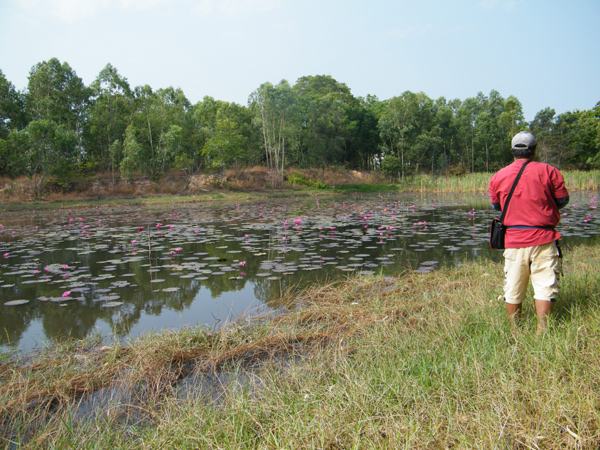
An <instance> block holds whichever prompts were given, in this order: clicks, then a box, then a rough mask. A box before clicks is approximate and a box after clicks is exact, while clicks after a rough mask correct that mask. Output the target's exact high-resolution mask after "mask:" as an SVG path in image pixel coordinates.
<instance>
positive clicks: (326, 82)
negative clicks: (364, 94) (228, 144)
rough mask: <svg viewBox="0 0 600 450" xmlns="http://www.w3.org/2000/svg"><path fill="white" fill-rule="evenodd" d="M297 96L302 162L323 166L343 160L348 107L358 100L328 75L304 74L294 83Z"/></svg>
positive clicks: (350, 122) (323, 171)
mask: <svg viewBox="0 0 600 450" xmlns="http://www.w3.org/2000/svg"><path fill="white" fill-rule="evenodd" d="M294 91H295V92H296V94H297V95H298V108H299V121H300V122H299V123H300V129H299V132H298V150H299V152H300V154H299V155H298V156H299V157H300V160H301V162H304V163H305V164H314V165H316V166H320V167H321V169H322V171H321V181H322V182H324V181H325V167H326V166H327V165H329V164H332V163H335V162H340V161H343V159H344V158H343V152H344V150H345V149H346V148H347V144H348V138H349V135H350V129H351V128H352V127H353V124H352V121H351V120H350V118H349V116H348V112H349V110H350V109H351V108H352V107H353V106H354V105H355V104H356V103H357V101H356V99H355V98H354V97H353V96H352V94H351V93H350V89H348V87H347V86H346V85H345V84H343V83H339V82H337V81H336V80H334V79H333V78H332V77H331V76H328V75H317V76H307V77H301V78H299V79H298V81H297V82H296V84H295V85H294Z"/></svg>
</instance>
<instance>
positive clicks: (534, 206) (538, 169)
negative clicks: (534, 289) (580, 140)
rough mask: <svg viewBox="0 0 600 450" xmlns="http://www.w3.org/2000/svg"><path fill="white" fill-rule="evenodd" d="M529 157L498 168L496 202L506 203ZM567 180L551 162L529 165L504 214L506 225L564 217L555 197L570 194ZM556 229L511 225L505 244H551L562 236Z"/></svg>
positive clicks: (552, 223) (492, 190)
mask: <svg viewBox="0 0 600 450" xmlns="http://www.w3.org/2000/svg"><path fill="white" fill-rule="evenodd" d="M526 161H527V160H526V159H518V160H516V161H515V162H514V163H512V164H510V165H509V166H506V167H505V168H504V169H501V170H500V171H498V172H496V173H495V174H494V176H493V177H492V179H491V180H490V189H489V190H490V199H491V201H492V203H500V206H501V207H502V209H504V203H505V202H506V198H507V197H508V194H509V193H510V190H511V188H512V185H513V183H514V181H515V179H516V178H517V175H518V173H519V170H521V167H522V166H523V164H525V162H526ZM568 195H569V193H568V192H567V189H566V188H565V180H564V179H563V176H562V174H561V173H560V172H559V170H558V169H556V168H555V167H552V166H551V165H549V164H544V163H539V162H533V161H532V162H531V163H529V164H528V165H527V167H526V168H525V171H524V172H523V175H521V179H520V180H519V183H518V184H517V187H516V189H515V192H514V194H513V196H512V198H511V200H510V203H509V205H508V211H507V213H506V215H505V216H504V225H506V226H509V227H510V226H518V225H521V226H529V227H536V226H538V227H539V226H552V227H555V226H556V225H557V224H558V222H559V221H560V213H559V212H558V206H557V205H556V201H555V200H554V199H557V198H564V197H567V196H568ZM560 236H561V235H560V233H559V232H558V231H556V230H554V229H546V228H527V229H519V228H509V229H507V230H506V237H505V243H504V245H505V247H506V248H523V247H533V246H535V245H542V244H547V243H549V242H553V241H555V240H557V239H558V238H559V237H560Z"/></svg>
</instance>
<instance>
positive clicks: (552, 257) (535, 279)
mask: <svg viewBox="0 0 600 450" xmlns="http://www.w3.org/2000/svg"><path fill="white" fill-rule="evenodd" d="M559 278H560V255H559V251H558V247H557V245H556V243H555V242H551V243H549V244H544V245H540V246H537V247H535V250H534V253H533V262H532V264H531V283H532V284H533V298H535V309H536V311H537V317H538V334H541V333H543V332H544V331H545V330H546V327H547V326H548V315H550V313H552V309H553V307H554V302H553V300H554V299H556V296H557V295H558V292H559V285H558V283H559Z"/></svg>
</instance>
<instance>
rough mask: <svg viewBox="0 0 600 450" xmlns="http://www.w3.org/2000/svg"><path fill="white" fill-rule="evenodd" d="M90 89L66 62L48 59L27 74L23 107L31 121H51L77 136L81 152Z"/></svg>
mask: <svg viewBox="0 0 600 450" xmlns="http://www.w3.org/2000/svg"><path fill="white" fill-rule="evenodd" d="M89 98H90V90H89V88H87V87H86V86H85V84H84V83H83V80H82V79H81V78H79V77H78V76H77V74H76V73H75V71H74V70H73V69H72V68H71V67H70V66H69V64H67V63H66V62H64V63H61V62H60V61H59V60H58V59H56V58H52V59H50V60H49V61H44V62H41V63H38V64H36V65H35V66H34V67H33V68H32V69H31V71H30V73H29V82H28V85H27V94H26V107H27V111H28V114H29V117H30V118H31V119H32V120H52V121H54V122H55V123H56V124H57V125H62V126H63V127H64V128H65V129H66V130H69V131H73V132H74V133H75V135H76V136H77V142H78V147H79V151H80V153H81V152H82V151H83V146H82V131H83V126H84V123H85V121H86V118H87V108H88V104H89Z"/></svg>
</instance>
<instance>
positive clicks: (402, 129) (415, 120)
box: [379, 91, 439, 178]
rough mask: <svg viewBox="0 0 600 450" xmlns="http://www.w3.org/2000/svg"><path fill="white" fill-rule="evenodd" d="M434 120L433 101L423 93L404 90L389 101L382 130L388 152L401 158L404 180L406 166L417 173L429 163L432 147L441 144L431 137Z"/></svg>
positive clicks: (381, 123)
mask: <svg viewBox="0 0 600 450" xmlns="http://www.w3.org/2000/svg"><path fill="white" fill-rule="evenodd" d="M434 117H435V108H434V102H433V100H432V99H430V98H429V97H427V95H425V94H424V93H423V92H419V93H414V92H410V91H405V92H404V93H402V95H401V96H399V97H393V98H391V99H390V100H388V101H387V102H386V105H385V109H384V112H383V114H382V116H381V118H380V120H379V129H380V132H381V138H382V140H383V141H384V143H388V144H389V149H390V150H391V151H394V152H395V154H396V156H397V157H398V158H399V159H400V164H401V166H402V174H401V175H402V178H404V176H405V172H406V169H407V166H409V167H411V168H412V167H414V168H415V169H414V170H416V171H418V170H419V166H420V165H423V164H424V163H425V162H426V161H427V162H428V161H429V160H430V158H431V153H430V150H431V146H432V145H438V144H439V142H438V141H437V139H433V140H432V138H433V136H432V135H431V134H430V132H431V128H430V127H431V126H432V123H433V119H434ZM422 134H423V137H422V138H421V140H420V141H419V142H417V141H418V137H419V136H420V135H422Z"/></svg>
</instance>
